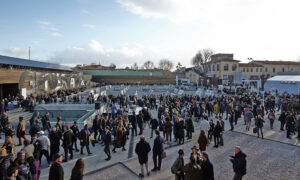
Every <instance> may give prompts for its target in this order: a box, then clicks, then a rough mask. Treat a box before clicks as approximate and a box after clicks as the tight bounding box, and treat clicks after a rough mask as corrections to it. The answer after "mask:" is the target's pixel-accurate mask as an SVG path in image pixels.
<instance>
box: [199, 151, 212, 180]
mask: <svg viewBox="0 0 300 180" xmlns="http://www.w3.org/2000/svg"><path fill="white" fill-rule="evenodd" d="M201 169H202V172H203V174H202V175H203V179H205V180H214V179H215V178H214V166H213V164H212V163H211V162H210V160H209V158H208V154H207V153H206V152H203V153H202V163H201Z"/></svg>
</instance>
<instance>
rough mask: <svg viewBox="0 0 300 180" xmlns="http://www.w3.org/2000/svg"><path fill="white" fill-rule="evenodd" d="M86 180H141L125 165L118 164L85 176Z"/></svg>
mask: <svg viewBox="0 0 300 180" xmlns="http://www.w3.org/2000/svg"><path fill="white" fill-rule="evenodd" d="M84 179H101V180H119V179H130V180H138V179H140V178H139V176H137V175H136V174H135V173H134V172H132V171H131V170H130V169H128V168H127V166H125V165H124V164H123V163H116V164H112V165H110V166H106V167H104V168H102V169H100V170H96V171H93V172H90V173H87V174H85V175H84Z"/></svg>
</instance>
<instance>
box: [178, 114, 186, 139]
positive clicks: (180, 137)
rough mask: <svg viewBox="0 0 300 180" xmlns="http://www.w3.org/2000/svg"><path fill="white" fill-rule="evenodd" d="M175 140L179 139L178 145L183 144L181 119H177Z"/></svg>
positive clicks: (183, 127)
mask: <svg viewBox="0 0 300 180" xmlns="http://www.w3.org/2000/svg"><path fill="white" fill-rule="evenodd" d="M177 128H178V129H177V130H176V132H177V138H178V139H179V142H178V143H179V144H180V143H182V144H184V129H185V124H184V121H183V119H182V118H180V119H179V122H178V125H177Z"/></svg>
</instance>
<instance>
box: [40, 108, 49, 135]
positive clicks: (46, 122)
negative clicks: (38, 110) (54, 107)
mask: <svg viewBox="0 0 300 180" xmlns="http://www.w3.org/2000/svg"><path fill="white" fill-rule="evenodd" d="M42 125H43V131H46V130H48V132H49V133H50V130H51V124H50V120H49V112H46V113H45V115H44V116H43V117H42Z"/></svg>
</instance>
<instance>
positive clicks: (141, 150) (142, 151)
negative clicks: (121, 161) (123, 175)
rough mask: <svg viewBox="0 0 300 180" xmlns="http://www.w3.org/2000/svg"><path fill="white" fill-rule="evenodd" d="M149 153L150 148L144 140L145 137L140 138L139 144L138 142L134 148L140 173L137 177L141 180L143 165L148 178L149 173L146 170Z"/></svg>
mask: <svg viewBox="0 0 300 180" xmlns="http://www.w3.org/2000/svg"><path fill="white" fill-rule="evenodd" d="M150 151H151V147H150V145H149V143H148V142H146V140H145V136H141V138H140V142H138V143H137V144H136V146H135V153H136V154H137V155H138V160H139V163H140V165H141V173H140V174H139V176H140V177H141V178H143V177H144V165H145V168H146V171H147V175H148V176H150V172H149V170H148V153H149V152H150Z"/></svg>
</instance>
